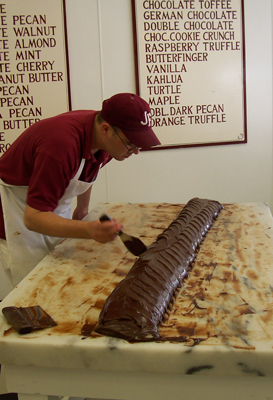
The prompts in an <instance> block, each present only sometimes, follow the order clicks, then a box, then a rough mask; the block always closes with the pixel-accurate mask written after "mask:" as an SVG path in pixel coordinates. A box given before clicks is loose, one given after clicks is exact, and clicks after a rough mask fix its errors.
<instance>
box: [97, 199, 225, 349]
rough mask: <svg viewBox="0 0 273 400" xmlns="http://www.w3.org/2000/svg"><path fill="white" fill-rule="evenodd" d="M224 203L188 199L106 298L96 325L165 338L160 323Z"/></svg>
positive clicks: (130, 336)
mask: <svg viewBox="0 0 273 400" xmlns="http://www.w3.org/2000/svg"><path fill="white" fill-rule="evenodd" d="M222 208H223V206H222V205H221V204H220V203H219V202H218V201H214V200H207V199H199V198H194V199H191V200H190V201H189V202H188V203H187V204H186V206H185V207H184V208H183V209H182V211H181V212H180V213H179V215H178V217H177V219H175V220H174V221H173V222H172V223H171V224H170V225H169V227H168V228H166V229H165V230H164V231H163V232H162V233H161V234H160V235H159V236H158V237H157V239H156V241H155V242H154V243H152V244H151V245H150V246H149V247H148V249H147V251H146V252H144V253H143V254H141V255H140V257H139V258H138V259H137V260H136V262H135V263H134V265H133V267H132V268H131V270H130V271H129V273H128V274H127V276H126V278H124V279H123V280H122V281H121V282H120V283H119V285H118V286H117V287H116V289H115V290H114V291H113V292H112V293H111V294H110V296H109V297H108V298H107V299H106V302H105V304H104V307H103V309H102V311H101V313H100V317H99V322H98V325H97V326H96V328H95V331H96V332H97V333H100V334H103V335H107V336H114V337H118V338H123V339H126V340H128V341H130V342H143V341H157V340H159V341H161V340H166V339H164V338H162V337H161V336H160V335H159V333H158V327H159V325H160V324H161V322H162V321H163V320H164V317H165V315H166V314H167V313H168V310H169V309H170V307H171V306H172V305H173V302H174V299H175V296H176V291H177V289H178V288H179V287H181V285H182V283H183V280H184V279H185V278H187V275H188V272H189V269H190V268H191V265H192V263H193V261H194V259H195V257H196V254H197V252H198V250H199V247H200V245H201V243H202V241H203V240H204V238H205V236H206V234H207V232H208V230H209V229H210V227H211V226H212V224H213V222H214V220H215V219H216V218H217V217H218V215H219V213H220V211H221V210H222ZM177 339H179V338H177Z"/></svg>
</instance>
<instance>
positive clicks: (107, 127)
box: [100, 122, 112, 137]
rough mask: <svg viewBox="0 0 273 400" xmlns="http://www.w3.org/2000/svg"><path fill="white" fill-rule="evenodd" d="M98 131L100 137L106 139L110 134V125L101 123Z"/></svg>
mask: <svg viewBox="0 0 273 400" xmlns="http://www.w3.org/2000/svg"><path fill="white" fill-rule="evenodd" d="M100 130H101V133H102V135H104V136H105V137H108V136H109V135H110V134H112V132H111V125H110V124H108V122H103V123H102V124H101V126H100Z"/></svg>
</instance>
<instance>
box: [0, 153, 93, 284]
mask: <svg viewBox="0 0 273 400" xmlns="http://www.w3.org/2000/svg"><path fill="white" fill-rule="evenodd" d="M84 163H85V160H84V159H82V161H81V164H80V167H79V170H78V172H77V174H76V175H75V176H74V178H73V179H71V181H70V183H69V185H68V187H67V188H66V191H65V193H64V195H63V197H62V198H61V199H60V200H59V203H58V206H57V208H56V209H55V210H54V213H55V214H57V215H59V216H61V217H63V218H70V219H71V217H72V211H71V206H70V205H71V201H72V199H73V198H74V197H76V196H78V195H80V194H82V193H84V192H86V190H88V189H89V188H90V186H92V184H93V182H94V180H95V179H94V180H93V182H91V183H90V182H82V181H79V177H80V175H81V172H82V169H83V167H84ZM27 191H28V186H14V185H8V184H6V183H5V182H3V181H2V180H1V179H0V192H1V200H2V208H3V214H4V223H5V232H6V241H7V246H8V251H9V260H8V263H7V265H5V266H4V269H5V272H6V275H7V277H8V279H9V281H10V282H11V284H12V287H15V286H16V285H17V284H18V283H19V282H20V281H21V280H22V279H23V278H24V277H25V276H26V275H27V274H28V273H29V272H30V271H31V270H32V269H33V268H34V267H35V266H36V265H37V264H38V263H39V262H40V261H41V260H42V259H43V258H44V257H45V256H46V255H47V254H48V253H49V252H50V251H51V250H52V249H53V248H54V247H55V246H56V244H58V243H59V242H60V241H61V240H62V238H57V237H50V236H46V235H42V234H40V233H37V232H32V231H30V230H28V229H27V228H26V226H25V224H24V212H25V206H26V198H27Z"/></svg>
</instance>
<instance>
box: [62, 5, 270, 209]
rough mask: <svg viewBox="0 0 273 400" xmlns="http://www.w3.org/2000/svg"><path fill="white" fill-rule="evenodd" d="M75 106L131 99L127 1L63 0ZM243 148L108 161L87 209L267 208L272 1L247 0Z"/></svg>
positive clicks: (212, 148) (177, 151)
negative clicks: (195, 204)
mask: <svg viewBox="0 0 273 400" xmlns="http://www.w3.org/2000/svg"><path fill="white" fill-rule="evenodd" d="M66 3H67V19H68V21H67V25H68V36H69V41H68V42H69V56H70V72H71V86H72V106H73V108H74V109H77V108H95V109H99V108H100V105H101V101H102V99H103V98H107V97H109V96H111V95H113V94H115V93H117V92H123V91H131V92H135V78H134V56H133V33H132V17H131V0H77V1H75V0H66ZM245 17H246V18H245V20H246V21H245V22H246V86H247V124H248V143H247V144H237V145H224V146H209V147H199V148H186V149H172V150H160V151H149V152H142V153H140V154H139V155H138V156H132V157H131V158H130V159H128V160H126V161H124V162H122V163H121V162H116V161H112V162H111V163H110V164H109V166H107V168H105V171H102V173H101V174H100V177H99V179H98V181H97V182H96V183H95V185H94V194H93V199H92V203H91V206H93V205H95V204H96V203H97V202H98V201H109V202H120V201H125V202H150V201H155V202H165V201H166V202H186V201H188V200H189V199H190V198H191V197H193V196H200V197H210V198H214V199H217V200H220V201H222V202H259V201H265V202H267V203H269V204H270V206H271V207H272V206H273V204H272V32H271V25H272V19H271V0H245Z"/></svg>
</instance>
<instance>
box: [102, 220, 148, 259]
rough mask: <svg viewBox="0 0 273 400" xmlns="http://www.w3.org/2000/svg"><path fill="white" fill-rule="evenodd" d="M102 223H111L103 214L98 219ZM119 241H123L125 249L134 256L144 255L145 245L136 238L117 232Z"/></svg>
mask: <svg viewBox="0 0 273 400" xmlns="http://www.w3.org/2000/svg"><path fill="white" fill-rule="evenodd" d="M104 221H112V219H111V218H110V217H109V216H108V215H107V214H103V215H102V216H101V217H100V222H104ZM117 234H118V235H119V237H120V238H121V240H122V241H123V243H124V245H125V247H126V248H127V249H128V250H129V251H130V252H131V253H132V254H134V256H139V255H140V254H142V253H144V251H146V250H147V247H146V246H145V244H144V243H143V242H142V241H141V240H140V239H138V238H136V237H134V236H131V235H128V234H127V233H125V232H123V231H119V232H117Z"/></svg>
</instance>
